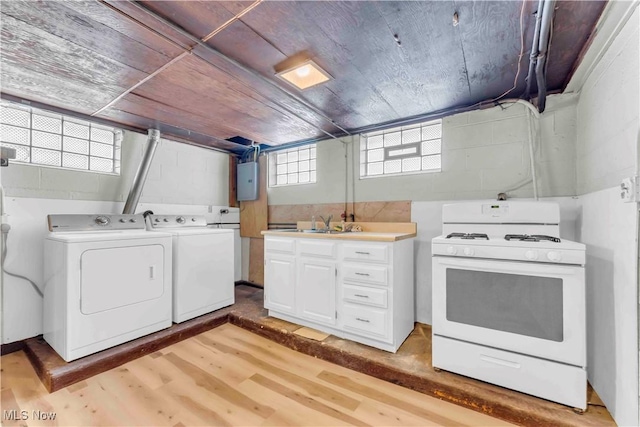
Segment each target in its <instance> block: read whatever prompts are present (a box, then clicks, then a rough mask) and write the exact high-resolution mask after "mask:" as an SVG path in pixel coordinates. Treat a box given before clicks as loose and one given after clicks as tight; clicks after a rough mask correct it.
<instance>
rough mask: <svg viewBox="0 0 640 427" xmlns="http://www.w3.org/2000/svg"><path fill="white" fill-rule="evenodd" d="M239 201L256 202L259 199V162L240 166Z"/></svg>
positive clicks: (240, 164)
mask: <svg viewBox="0 0 640 427" xmlns="http://www.w3.org/2000/svg"><path fill="white" fill-rule="evenodd" d="M237 171H238V175H237V178H238V183H237V185H238V188H237V191H238V194H237V196H238V201H243V200H245V201H246V200H256V199H257V198H258V189H259V181H258V162H247V163H239V164H238V168H237Z"/></svg>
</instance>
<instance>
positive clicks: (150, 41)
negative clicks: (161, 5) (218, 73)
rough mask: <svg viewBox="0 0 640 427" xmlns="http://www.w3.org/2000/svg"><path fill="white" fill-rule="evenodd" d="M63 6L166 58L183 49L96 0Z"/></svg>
mask: <svg viewBox="0 0 640 427" xmlns="http://www.w3.org/2000/svg"><path fill="white" fill-rule="evenodd" d="M30 3H33V2H30ZM58 3H59V2H58ZM64 7H66V8H68V9H71V10H74V11H75V12H77V13H79V14H81V15H82V16H85V17H86V18H89V19H92V20H93V21H95V22H99V23H100V24H102V25H104V26H105V27H107V28H111V29H113V30H115V31H118V32H119V33H121V34H124V35H125V36H127V37H129V38H130V39H132V40H136V41H138V42H139V43H141V44H143V45H145V46H147V47H149V48H150V49H153V50H155V51H156V52H158V53H160V54H162V55H164V56H166V57H168V58H175V57H176V56H178V55H180V54H181V53H182V52H183V51H184V48H183V47H179V46H178V45H176V44H175V43H173V42H170V41H168V40H167V39H166V38H165V37H163V36H161V35H159V34H157V33H154V32H153V31H150V30H148V29H146V28H144V27H142V26H140V25H139V24H137V23H136V22H134V21H133V20H131V19H128V18H125V17H124V15H123V14H122V12H119V11H117V10H116V9H114V8H112V7H110V6H108V5H105V4H103V3H100V2H98V1H96V0H86V1H79V0H77V1H66V2H64Z"/></svg>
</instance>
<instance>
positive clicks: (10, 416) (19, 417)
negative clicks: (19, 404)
mask: <svg viewBox="0 0 640 427" xmlns="http://www.w3.org/2000/svg"><path fill="white" fill-rule="evenodd" d="M29 415H31V417H29ZM56 415H57V413H55V412H43V411H39V410H34V411H32V412H31V414H29V411H18V410H17V409H12V410H10V411H2V418H3V419H4V420H7V421H26V420H28V419H29V418H31V419H32V420H38V421H52V420H55V419H56Z"/></svg>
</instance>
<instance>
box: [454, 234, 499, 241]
mask: <svg viewBox="0 0 640 427" xmlns="http://www.w3.org/2000/svg"><path fill="white" fill-rule="evenodd" d="M447 239H465V240H476V239H484V240H489V236H487V235H486V234H484V233H451V234H449V235H447Z"/></svg>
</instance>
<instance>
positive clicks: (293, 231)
mask: <svg viewBox="0 0 640 427" xmlns="http://www.w3.org/2000/svg"><path fill="white" fill-rule="evenodd" d="M273 231H278V232H285V233H317V234H343V233H347V231H336V230H327V229H325V228H323V229H320V230H300V229H299V228H284V229H280V230H273Z"/></svg>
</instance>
